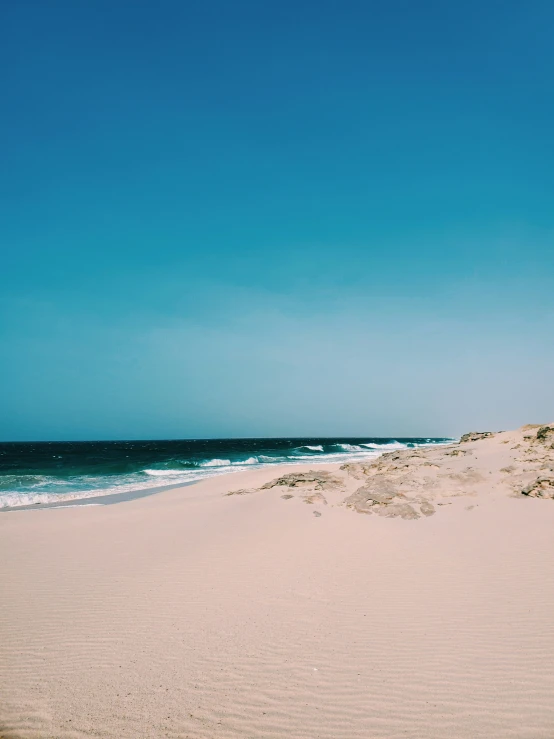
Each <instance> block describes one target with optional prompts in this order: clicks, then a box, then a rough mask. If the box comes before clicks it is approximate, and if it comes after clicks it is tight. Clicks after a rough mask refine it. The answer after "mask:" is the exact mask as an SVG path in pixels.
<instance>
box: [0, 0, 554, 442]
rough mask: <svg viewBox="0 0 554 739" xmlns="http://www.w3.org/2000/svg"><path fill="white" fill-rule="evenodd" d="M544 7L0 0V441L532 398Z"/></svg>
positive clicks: (546, 273)
mask: <svg viewBox="0 0 554 739" xmlns="http://www.w3.org/2000/svg"><path fill="white" fill-rule="evenodd" d="M553 37H554V3H552V2H551V1H550V0H545V1H544V2H536V1H533V0H529V1H528V2H525V3H524V2H520V1H519V0H518V1H517V2H515V1H512V0H504V1H503V2H500V1H499V2H493V1H491V0H479V2H477V1H476V0H465V1H464V2H443V1H442V0H441V1H440V2H439V1H438V0H437V1H436V2H430V1H426V0H418V2H414V1H413V0H406V1H404V2H396V1H395V0H386V1H385V0H383V1H382V2H371V1H370V0H365V1H363V2H362V1H361V2H348V0H346V1H345V0H343V1H341V2H338V1H337V2H325V0H317V2H316V1H315V0H312V1H308V0H295V1H294V2H292V1H289V0H279V1H278V2H273V1H268V2H265V1H264V2H260V1H259V0H256V1H253V2H243V1H242V0H234V1H233V2H229V1H227V2H222V1H221V0H214V1H212V2H205V3H202V2H186V1H183V0H178V1H175V2H173V1H170V0H157V1H156V2H154V1H153V0H150V1H148V2H146V1H142V2H141V0H138V1H137V2H123V1H122V0H79V1H78V2H70V1H69V0H66V2H57V1H56V0H46V1H45V0H37V1H36V2H30V1H29V0H17V2H16V1H15V0H13V1H12V0H0V69H1V72H0V77H1V79H0V81H1V90H2V95H1V98H0V106H1V107H0V135H1V149H0V152H1V153H0V249H1V261H0V276H1V282H0V285H1V290H0V376H1V381H0V439H4V440H16V439H92V438H173V437H177V438H179V437H181V438H182V437H193V438H194V437H196V438H198V437H207V436H285V435H340V434H342V435H392V436H396V435H398V436H406V435H424V436H425V435H440V436H442V435H457V434H459V433H462V432H464V431H467V430H471V429H496V428H507V427H513V426H517V425H520V424H522V423H526V422H541V421H552V420H554V94H553V79H554V47H553V44H552V38H553Z"/></svg>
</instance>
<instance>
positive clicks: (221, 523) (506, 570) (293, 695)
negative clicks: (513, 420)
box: [0, 426, 554, 739]
mask: <svg viewBox="0 0 554 739" xmlns="http://www.w3.org/2000/svg"><path fill="white" fill-rule="evenodd" d="M544 428H547V430H546V431H544V430H543V429H544ZM549 428H552V431H553V432H554V427H553V426H551V427H526V428H524V429H522V430H519V431H517V432H509V433H504V434H495V435H493V436H489V437H486V438H474V440H471V439H469V440H467V441H464V442H463V443H460V444H457V445H452V446H450V447H444V448H442V449H430V450H425V451H421V450H417V452H415V451H414V450H406V451H404V452H393V453H391V454H389V455H386V456H383V457H381V458H380V459H379V460H377V461H376V462H375V463H374V464H373V465H365V466H364V465H354V466H351V465H346V466H344V467H343V468H339V467H337V466H330V465H329V466H321V467H318V468H317V470H315V474H314V471H313V470H312V471H311V470H310V468H308V467H306V468H302V467H298V466H295V467H288V468H283V469H280V470H279V471H278V473H277V474H276V472H275V469H273V470H268V469H265V470H258V471H255V472H245V473H238V474H235V475H232V476H229V477H227V476H222V477H220V478H213V479H210V480H206V481H204V482H202V483H199V484H197V485H194V486H190V487H187V488H183V489H180V490H171V491H167V492H165V493H160V494H158V495H155V496H152V497H149V498H142V499H138V500H134V501H130V502H126V503H121V504H119V505H114V506H98V507H83V508H66V509H49V510H36V511H19V512H17V511H14V512H9V513H5V514H4V515H1V516H0V567H1V580H0V601H1V607H0V665H1V669H2V680H1V681H0V736H3V737H14V738H15V737H18V738H21V739H24V738H28V739H35V738H36V739H39V738H40V739H44V738H47V737H56V738H62V739H73V738H75V739H78V738H79V739H80V738H81V737H91V736H96V737H106V738H112V737H114V738H115V737H121V738H126V737H133V739H138V738H140V737H145V738H148V739H150V738H156V739H157V738H158V737H172V738H174V739H177V737H178V738H179V739H184V738H185V737H189V738H190V739H206V738H207V737H214V738H217V739H238V738H239V737H240V739H245V738H249V737H251V738H259V737H263V738H264V739H266V738H267V739H273V738H274V737H275V738H276V737H295V738H298V739H301V738H304V737H306V738H309V739H315V738H316V737H321V738H323V739H336V738H340V737H343V738H344V739H350V738H351V737H360V738H362V737H363V739H368V738H370V737H371V739H397V738H400V737H403V738H404V739H405V738H406V737H409V738H412V739H416V738H417V739H422V738H423V737H424V738H429V739H444V738H445V737H454V738H460V739H461V738H462V737H463V738H464V739H466V738H467V739H470V738H475V737H483V738H484V737H487V739H490V738H491V737H499V738H505V737H514V738H516V739H539V738H544V739H547V738H548V739H551V738H552V737H553V736H554V700H552V696H553V695H554V667H553V665H554V630H553V629H552V625H551V622H552V613H553V611H554V586H553V583H554V536H553V534H552V532H553V530H554V500H552V499H550V498H549V496H551V490H554V487H552V486H551V485H550V483H549V482H548V481H549V480H551V479H554V449H553V448H552V445H553V444H554V433H552V432H550V431H549V430H548V429H549ZM525 437H528V438H525ZM301 473H309V474H307V475H305V476H302V474H301ZM320 473H325V474H320ZM286 475H292V477H288V478H287V477H285V476H286ZM545 481H546V482H545ZM229 493H233V494H232V495H229ZM405 506H407V507H408V508H410V509H411V510H412V511H413V512H414V514H415V515H412V514H411V513H409V511H408V508H406V507H405ZM427 506H431V508H432V510H431V509H430V508H428V507H427ZM314 512H317V513H319V514H321V515H319V516H314ZM408 513H409V515H406V514H408ZM360 514H362V515H360Z"/></svg>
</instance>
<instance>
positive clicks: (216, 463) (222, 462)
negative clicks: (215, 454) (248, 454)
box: [200, 459, 231, 467]
mask: <svg viewBox="0 0 554 739" xmlns="http://www.w3.org/2000/svg"><path fill="white" fill-rule="evenodd" d="M230 464H231V460H230V459H210V460H209V461H208V462H202V464H201V465H200V467H227V466H229V465H230Z"/></svg>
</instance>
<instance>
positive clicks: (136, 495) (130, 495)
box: [0, 457, 376, 514]
mask: <svg viewBox="0 0 554 739" xmlns="http://www.w3.org/2000/svg"><path fill="white" fill-rule="evenodd" d="M375 459H376V457H372V458H368V462H370V461H374V460H375ZM342 464H343V463H342V462H322V463H320V464H316V465H314V464H307V463H300V462H298V463H293V464H291V463H289V464H287V463H285V462H282V463H277V464H267V465H265V466H260V467H257V468H256V469H244V470H240V471H235V470H228V471H227V472H223V473H220V474H218V475H214V476H213V477H204V478H202V479H199V480H191V481H189V482H178V483H174V484H173V485H158V486H156V487H151V488H138V489H136V490H126V491H125V492H122V493H108V494H106V495H90V496H88V497H84V498H70V499H67V500H60V501H51V502H48V503H30V504H28V505H21V506H4V507H3V508H0V514H2V513H15V512H17V511H42V510H54V509H58V508H77V507H85V508H88V507H92V506H107V505H118V504H119V503H128V502H130V501H133V500H139V499H141V498H148V497H150V496H153V495H159V494H160V493H165V492H168V491H170V490H180V489H184V488H188V487H191V486H193V485H201V484H203V483H209V482H211V481H213V480H217V479H219V478H222V479H223V480H226V481H229V482H230V480H231V479H234V478H235V477H237V476H240V477H239V480H240V479H242V476H243V475H246V476H247V477H249V476H252V480H253V481H254V482H256V481H257V480H258V479H259V478H260V476H263V477H264V478H265V477H266V475H265V474H264V473H265V472H267V471H269V470H273V471H274V472H275V474H274V475H271V476H273V477H279V475H281V474H286V473H287V472H291V471H295V470H299V471H307V470H308V469H312V468H313V467H317V468H326V469H327V468H333V469H335V468H336V469H338V468H339V467H340V466H341V465H342ZM271 476H270V477H271Z"/></svg>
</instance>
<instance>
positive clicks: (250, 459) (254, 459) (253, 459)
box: [233, 457, 258, 465]
mask: <svg viewBox="0 0 554 739" xmlns="http://www.w3.org/2000/svg"><path fill="white" fill-rule="evenodd" d="M233 464H234V465H239V464H258V457H248V459H243V460H240V461H238V462H233Z"/></svg>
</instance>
